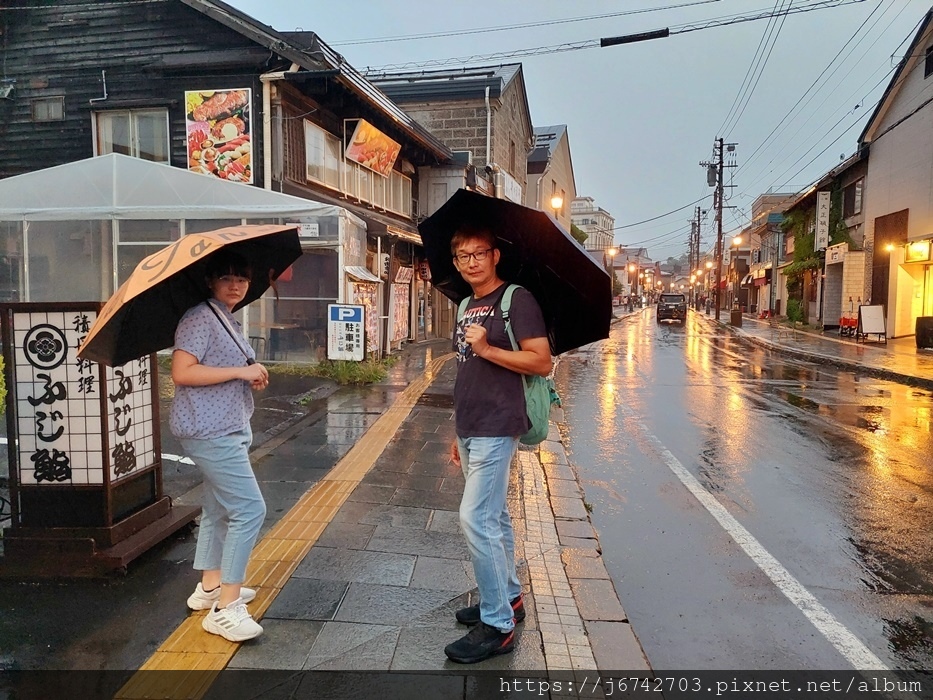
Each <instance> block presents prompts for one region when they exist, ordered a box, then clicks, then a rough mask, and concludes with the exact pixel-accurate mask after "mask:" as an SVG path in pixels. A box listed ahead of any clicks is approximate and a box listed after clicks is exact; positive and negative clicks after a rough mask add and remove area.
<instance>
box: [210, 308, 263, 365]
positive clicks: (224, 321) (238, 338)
mask: <svg viewBox="0 0 933 700" xmlns="http://www.w3.org/2000/svg"><path fill="white" fill-rule="evenodd" d="M204 303H205V304H207V307H208V308H209V309H210V310H211V311H213V312H214V315H215V316H216V317H217V320H218V321H220V325H221V326H223V327H224V330H226V331H227V333H229V334H230V337H231V338H233V342H234V343H236V346H237V348H238V349H239V350H240V352H242V353H243V357H245V358H246V364H248V365H255V364H256V360H254V359H253V358H252V357H250V356H249V353H247V352H246V350H244V349H243V336H242V335H240V334H239V333H237V332H236V331H235V330H234V328H233V326H231V325H230V320H229V319H228V318H227V317H226V316H224V315H223V314H222V313H220V311H218V310H217V307H215V306H214V304H213V303H212V302H211V301H210V300H208V301H206V302H204Z"/></svg>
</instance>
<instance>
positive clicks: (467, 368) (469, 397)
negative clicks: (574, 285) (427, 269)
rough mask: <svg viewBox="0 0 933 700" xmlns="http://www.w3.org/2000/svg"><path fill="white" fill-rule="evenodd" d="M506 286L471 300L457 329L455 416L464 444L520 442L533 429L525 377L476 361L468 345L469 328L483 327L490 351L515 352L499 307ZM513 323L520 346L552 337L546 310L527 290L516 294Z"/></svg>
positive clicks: (511, 312) (454, 339)
mask: <svg viewBox="0 0 933 700" xmlns="http://www.w3.org/2000/svg"><path fill="white" fill-rule="evenodd" d="M507 284H508V283H505V284H503V285H501V286H500V287H498V288H497V289H496V290H495V291H493V292H492V293H491V294H487V295H486V296H484V297H481V298H479V299H471V300H470V303H469V304H468V305H467V308H466V311H465V313H464V315H463V319H461V320H460V321H459V322H458V323H457V326H456V328H455V329H454V338H453V345H454V350H456V352H457V381H456V383H455V384H454V414H455V421H456V430H457V435H458V436H459V437H462V438H467V437H516V436H519V435H524V434H525V433H527V432H528V430H529V429H530V428H531V424H530V422H529V421H528V414H527V413H526V411H525V389H524V385H523V384H522V377H521V375H520V374H519V373H517V372H513V371H512V370H510V369H506V368H505V367H502V366H500V365H497V364H495V363H493V362H490V361H489V360H484V359H483V358H482V357H478V356H476V355H474V354H473V350H472V348H471V347H470V346H469V345H468V344H467V342H466V341H465V340H464V333H465V328H466V326H467V325H469V324H470V323H481V324H482V325H484V326H485V327H486V341H487V342H488V343H489V344H490V345H493V346H495V347H498V348H504V349H506V350H512V349H513V348H512V343H511V342H510V341H509V336H508V334H507V333H506V331H505V321H504V320H503V319H502V309H501V308H499V304H498V302H499V300H500V298H501V296H502V292H504V291H505V287H506V285H507ZM509 320H510V322H511V326H512V333H513V334H514V335H515V340H516V342H517V343H519V344H521V342H522V341H523V340H527V339H528V338H544V337H546V336H547V329H546V328H545V325H544V317H543V316H542V314H541V307H539V306H538V302H537V301H535V298H534V297H533V296H532V295H531V292H529V291H528V290H527V289H524V288H522V287H518V288H517V289H515V290H514V292H513V293H512V303H511V306H510V308H509Z"/></svg>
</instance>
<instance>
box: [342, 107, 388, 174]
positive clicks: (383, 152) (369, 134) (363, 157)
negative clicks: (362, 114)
mask: <svg viewBox="0 0 933 700" xmlns="http://www.w3.org/2000/svg"><path fill="white" fill-rule="evenodd" d="M401 150H402V146H401V144H399V143H397V142H396V141H393V140H392V139H390V138H389V137H388V136H386V135H385V134H383V133H382V132H381V131H379V129H377V128H376V127H374V126H373V125H372V124H370V123H369V122H368V121H366V120H365V119H358V120H356V128H354V129H353V136H351V137H350V143H349V145H348V146H347V150H346V158H347V160H352V161H353V162H354V163H359V164H360V165H362V166H363V167H364V168H369V169H370V170H372V171H374V172H377V173H379V174H380V175H382V176H383V177H389V175H390V174H391V173H392V166H394V165H395V159H396V158H398V154H399V151H401Z"/></svg>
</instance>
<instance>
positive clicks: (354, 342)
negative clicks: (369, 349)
mask: <svg viewBox="0 0 933 700" xmlns="http://www.w3.org/2000/svg"><path fill="white" fill-rule="evenodd" d="M364 308H365V307H364V306H363V305H362V304H359V305H357V304H328V305H327V359H328V360H355V361H357V362H362V361H363V358H364V357H365V353H366V346H365V345H364V340H363V310H364Z"/></svg>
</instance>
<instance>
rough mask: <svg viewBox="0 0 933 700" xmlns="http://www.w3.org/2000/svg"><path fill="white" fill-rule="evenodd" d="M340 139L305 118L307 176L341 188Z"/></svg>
mask: <svg viewBox="0 0 933 700" xmlns="http://www.w3.org/2000/svg"><path fill="white" fill-rule="evenodd" d="M340 162H341V158H340V139H338V138H337V137H336V136H332V135H331V134H329V133H328V132H326V131H324V129H322V128H321V127H319V126H317V125H316V124H312V123H311V122H309V121H307V120H305V167H306V168H307V177H308V179H309V180H313V181H315V182H318V183H320V184H322V185H327V186H328V187H333V188H334V189H340Z"/></svg>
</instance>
